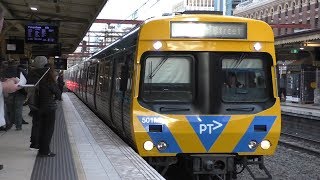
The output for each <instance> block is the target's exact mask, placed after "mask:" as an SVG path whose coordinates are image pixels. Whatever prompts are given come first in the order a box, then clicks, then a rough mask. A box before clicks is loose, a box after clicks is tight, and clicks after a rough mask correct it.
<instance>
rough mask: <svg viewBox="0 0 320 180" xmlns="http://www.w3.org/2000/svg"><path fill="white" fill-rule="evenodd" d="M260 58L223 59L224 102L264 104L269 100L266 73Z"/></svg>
mask: <svg viewBox="0 0 320 180" xmlns="http://www.w3.org/2000/svg"><path fill="white" fill-rule="evenodd" d="M267 70H269V69H268V68H264V63H263V60H262V59H259V58H240V59H238V58H224V59H222V74H223V76H224V82H223V86H222V100H223V101H224V102H264V101H266V100H267V99H268V98H269V89H268V87H267V84H269V83H267V82H266V73H267V72H266V71H267Z"/></svg>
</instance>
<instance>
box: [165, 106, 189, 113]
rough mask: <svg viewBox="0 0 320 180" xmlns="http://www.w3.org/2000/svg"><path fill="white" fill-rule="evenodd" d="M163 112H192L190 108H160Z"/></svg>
mask: <svg viewBox="0 0 320 180" xmlns="http://www.w3.org/2000/svg"><path fill="white" fill-rule="evenodd" d="M160 111H161V112H172V111H190V109H189V108H180V107H160Z"/></svg>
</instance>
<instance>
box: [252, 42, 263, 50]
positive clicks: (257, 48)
mask: <svg viewBox="0 0 320 180" xmlns="http://www.w3.org/2000/svg"><path fill="white" fill-rule="evenodd" d="M253 48H254V50H256V51H260V50H261V49H262V45H261V43H259V42H257V43H255V44H254V45H253Z"/></svg>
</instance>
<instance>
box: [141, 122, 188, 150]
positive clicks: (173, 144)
mask: <svg viewBox="0 0 320 180" xmlns="http://www.w3.org/2000/svg"><path fill="white" fill-rule="evenodd" d="M138 119H139V121H140V122H141V124H142V125H143V127H144V129H145V130H146V131H147V132H148V134H149V136H150V138H151V139H152V142H153V143H154V144H155V145H156V144H157V143H158V142H160V141H165V142H166V143H167V144H168V148H167V149H166V150H164V151H159V152H160V153H181V152H182V151H181V149H180V147H179V145H178V143H177V141H176V140H175V138H174V137H173V135H172V134H171V132H170V130H169V128H168V127H167V125H166V124H165V123H161V122H162V118H161V117H160V116H138ZM149 125H161V126H162V132H149Z"/></svg>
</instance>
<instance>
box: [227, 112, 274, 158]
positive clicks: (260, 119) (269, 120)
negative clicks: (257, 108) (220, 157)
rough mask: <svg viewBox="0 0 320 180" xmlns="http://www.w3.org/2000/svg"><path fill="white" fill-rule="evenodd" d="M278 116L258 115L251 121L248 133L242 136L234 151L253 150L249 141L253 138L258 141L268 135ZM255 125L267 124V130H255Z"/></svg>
mask: <svg viewBox="0 0 320 180" xmlns="http://www.w3.org/2000/svg"><path fill="white" fill-rule="evenodd" d="M276 118H277V117H276V116H256V117H255V118H254V119H253V121H252V122H251V124H250V126H249V128H248V129H247V131H246V133H245V134H244V135H243V136H242V138H241V140H240V141H239V142H238V144H237V146H236V147H235V148H234V150H233V152H253V151H255V150H252V149H250V148H249V147H248V143H249V142H250V141H251V140H255V141H257V142H258V143H261V141H262V140H263V139H264V138H265V137H266V136H267V134H268V133H269V131H270V129H271V127H272V125H273V123H274V122H275V120H276ZM254 125H266V127H267V129H266V131H254Z"/></svg>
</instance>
